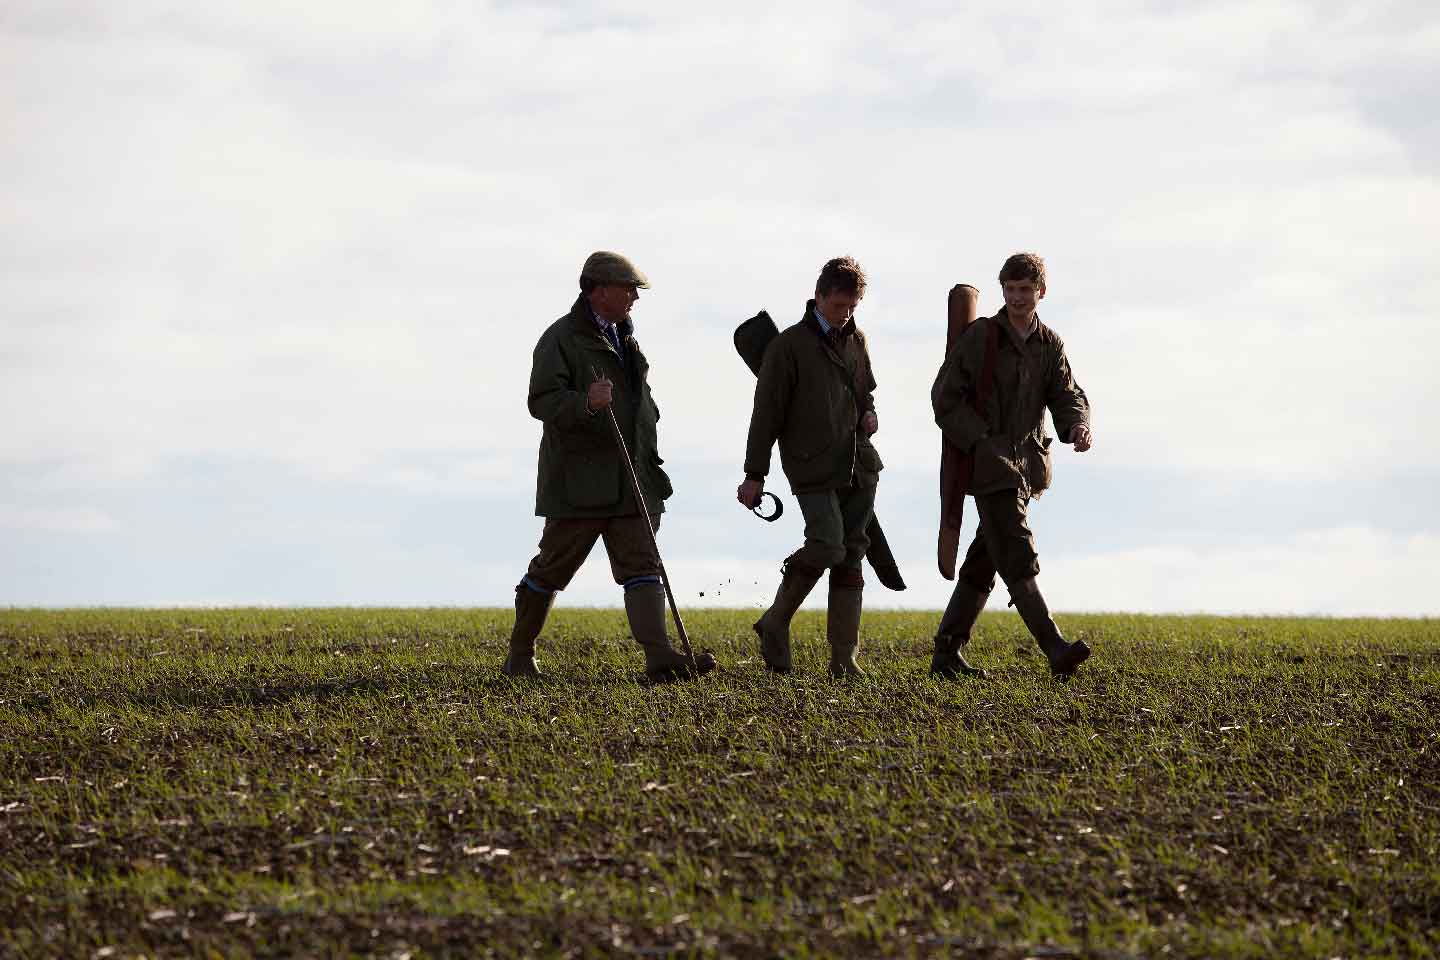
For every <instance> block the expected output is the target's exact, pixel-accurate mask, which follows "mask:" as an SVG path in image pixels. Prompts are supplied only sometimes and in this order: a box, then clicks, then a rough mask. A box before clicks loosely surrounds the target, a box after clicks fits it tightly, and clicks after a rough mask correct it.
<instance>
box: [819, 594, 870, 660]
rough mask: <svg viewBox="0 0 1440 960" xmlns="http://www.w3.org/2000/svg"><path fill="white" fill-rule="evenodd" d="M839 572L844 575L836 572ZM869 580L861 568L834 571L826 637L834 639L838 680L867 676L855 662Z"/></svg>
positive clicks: (827, 611)
mask: <svg viewBox="0 0 1440 960" xmlns="http://www.w3.org/2000/svg"><path fill="white" fill-rule="evenodd" d="M837 573H839V574H840V576H838V577H837V576H836V574H837ZM864 594H865V581H864V580H863V579H861V577H860V571H859V570H847V571H843V572H842V569H841V568H839V567H837V568H835V569H832V570H831V571H830V596H829V606H828V608H827V610H826V614H825V639H826V640H828V641H829V642H830V676H832V677H834V678H835V679H837V680H842V679H844V678H846V677H863V676H864V675H865V671H864V670H861V669H860V665H859V664H858V663H856V662H855V651H856V650H857V649H858V648H859V646H860V611H861V608H862V607H863V606H864V603H863V600H862V598H863V597H864Z"/></svg>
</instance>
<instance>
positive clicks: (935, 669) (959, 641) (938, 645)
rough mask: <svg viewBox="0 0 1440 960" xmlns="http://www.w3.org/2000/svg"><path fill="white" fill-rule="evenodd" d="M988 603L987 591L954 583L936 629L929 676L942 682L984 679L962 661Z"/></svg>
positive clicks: (964, 660) (982, 673)
mask: <svg viewBox="0 0 1440 960" xmlns="http://www.w3.org/2000/svg"><path fill="white" fill-rule="evenodd" d="M988 599H990V593H989V591H988V590H987V591H986V592H984V593H981V592H980V591H979V590H977V589H975V587H974V586H972V585H971V584H970V583H968V582H966V581H965V580H963V579H962V580H957V581H956V583H955V590H954V592H953V593H951V594H950V602H949V603H948V604H946V605H945V613H944V615H943V616H941V617H940V626H938V627H936V628H935V653H934V655H933V656H931V658H930V675H931V676H933V677H940V678H941V679H944V680H954V679H956V678H957V677H984V676H985V671H984V670H981V669H980V668H979V667H976V666H972V665H971V664H970V662H969V661H967V660H966V659H965V647H966V646H968V645H969V643H970V632H971V631H972V630H974V629H975V621H976V620H979V619H980V612H981V611H982V610H984V609H985V601H986V600H988Z"/></svg>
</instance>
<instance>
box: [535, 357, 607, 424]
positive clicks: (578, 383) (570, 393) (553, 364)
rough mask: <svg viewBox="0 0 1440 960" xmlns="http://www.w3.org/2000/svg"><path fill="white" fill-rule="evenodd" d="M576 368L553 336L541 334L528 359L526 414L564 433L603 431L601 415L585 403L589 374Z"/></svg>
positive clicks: (603, 421)
mask: <svg viewBox="0 0 1440 960" xmlns="http://www.w3.org/2000/svg"><path fill="white" fill-rule="evenodd" d="M576 371H577V366H576V364H572V363H570V362H568V360H567V358H566V356H565V352H564V350H563V349H562V348H561V345H560V343H559V342H558V341H557V338H555V337H554V336H552V334H551V333H547V334H546V335H545V336H543V337H541V338H540V342H539V343H537V344H535V354H534V357H533V358H532V360H531V363H530V395H529V400H528V404H527V405H528V406H529V408H530V416H532V417H534V418H535V419H536V420H539V421H540V422H541V423H543V424H545V425H546V426H547V427H554V428H555V429H557V430H562V431H565V432H566V433H573V434H576V435H590V434H594V435H595V436H597V437H598V436H602V435H605V432H606V423H605V418H604V417H596V416H592V415H591V413H590V411H589V410H588V409H587V408H586V406H585V395H586V392H587V389H588V387H589V383H590V381H589V378H588V377H587V376H577V373H576Z"/></svg>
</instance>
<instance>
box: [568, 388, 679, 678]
mask: <svg viewBox="0 0 1440 960" xmlns="http://www.w3.org/2000/svg"><path fill="white" fill-rule="evenodd" d="M590 375H591V376H593V377H594V378H595V379H596V380H601V379H603V375H602V374H601V373H600V371H599V370H597V369H596V368H594V367H591V368H590ZM605 413H606V414H607V415H608V416H609V418H610V432H611V433H612V434H614V435H615V445H616V446H617V447H619V448H620V459H622V460H624V461H625V468H626V469H627V470H628V471H629V472H630V489H631V490H632V491H633V492H634V493H635V502H636V503H637V504H639V505H640V515H641V516H643V517H644V518H645V529H646V531H647V532H649V534H650V543H651V545H652V546H654V547H655V560H656V562H657V563H659V565H660V582H661V583H662V584H664V586H665V599H666V600H669V601H670V615H671V616H673V617H674V618H675V631H676V632H677V633H679V634H680V645H681V646H682V647H684V648H685V659H686V660H689V661H690V669H692V670H699V665H698V664H696V662H695V653H694V651H692V650H691V649H690V637H689V636H688V635H686V633H685V621H684V620H681V619H680V608H679V607H677V606H676V605H675V591H674V590H671V589H670V575H669V574H668V573H666V572H665V561H664V560H662V559H661V557H660V541H658V540H656V539H655V525H654V524H652V523H651V522H650V508H649V507H647V506H645V494H644V493H642V492H641V490H640V477H639V475H638V474H636V473H635V464H634V463H633V462H631V460H630V448H629V447H627V446H626V445H625V437H624V436H622V435H621V433H620V421H618V420H616V419H615V404H614V402H613V401H612V402H611V404H610V406H608V407H606V408H605Z"/></svg>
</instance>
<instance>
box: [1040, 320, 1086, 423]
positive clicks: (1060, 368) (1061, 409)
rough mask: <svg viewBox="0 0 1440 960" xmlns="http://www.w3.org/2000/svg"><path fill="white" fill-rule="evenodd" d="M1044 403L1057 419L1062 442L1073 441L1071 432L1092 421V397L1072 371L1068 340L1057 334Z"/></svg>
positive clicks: (1051, 414)
mask: <svg viewBox="0 0 1440 960" xmlns="http://www.w3.org/2000/svg"><path fill="white" fill-rule="evenodd" d="M1045 406H1046V407H1047V408H1048V409H1049V410H1050V417H1051V419H1053V420H1054V421H1055V432H1056V433H1057V434H1058V435H1059V437H1060V440H1061V442H1062V443H1070V442H1071V440H1070V433H1071V431H1073V430H1074V429H1075V428H1076V427H1078V426H1080V425H1081V424H1082V423H1083V424H1085V425H1086V426H1089V424H1090V399H1089V398H1088V397H1086V396H1085V391H1084V390H1083V389H1081V387H1080V384H1078V383H1076V382H1075V377H1074V375H1073V374H1072V373H1071V372H1070V360H1069V358H1067V357H1066V356H1065V344H1064V342H1063V341H1061V339H1060V338H1059V337H1056V338H1055V355H1054V359H1053V360H1052V361H1051V364H1050V376H1049V378H1048V380H1047V382H1046V385H1045Z"/></svg>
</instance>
